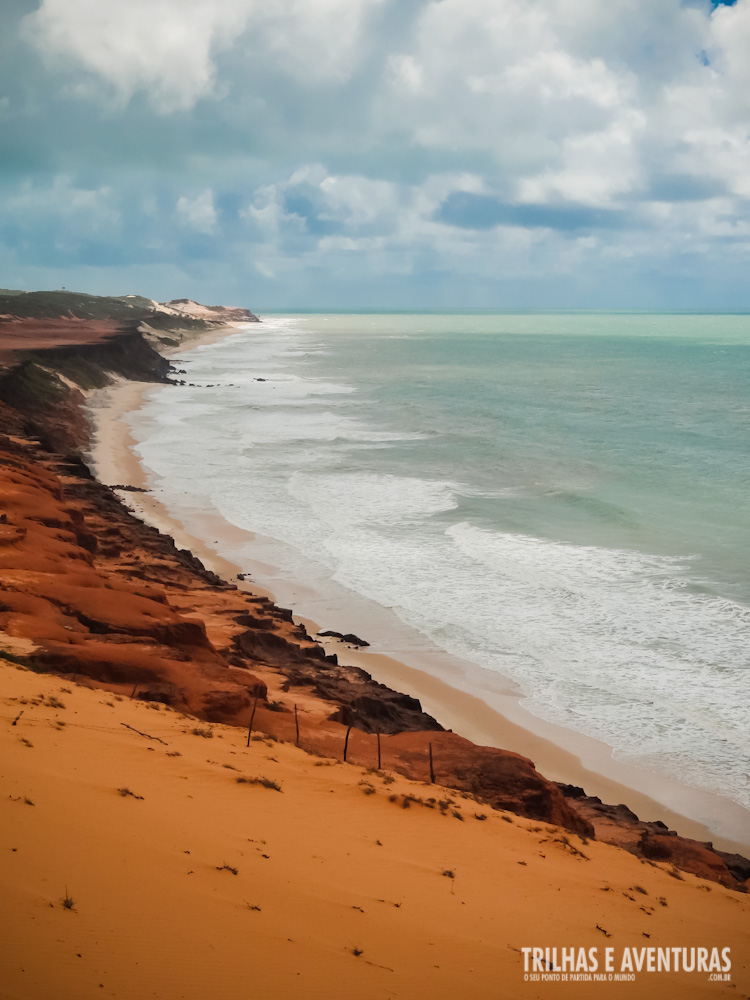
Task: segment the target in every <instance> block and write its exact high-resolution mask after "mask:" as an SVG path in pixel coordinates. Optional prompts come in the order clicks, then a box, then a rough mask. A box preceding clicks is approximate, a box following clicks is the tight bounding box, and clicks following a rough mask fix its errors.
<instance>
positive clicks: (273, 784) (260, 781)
mask: <svg viewBox="0 0 750 1000" xmlns="http://www.w3.org/2000/svg"><path fill="white" fill-rule="evenodd" d="M235 781H236V782H237V784H238V785H262V786H263V787H264V788H273V790H274V791H275V792H280V791H281V785H280V784H279V783H278V781H274V780H273V778H264V777H259V778H245V777H239V778H235Z"/></svg>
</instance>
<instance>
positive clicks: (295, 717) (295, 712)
mask: <svg viewBox="0 0 750 1000" xmlns="http://www.w3.org/2000/svg"><path fill="white" fill-rule="evenodd" d="M294 728H295V730H296V733H297V737H296V739H295V743H296V745H297V746H299V717H298V716H297V706H296V705H295V706H294Z"/></svg>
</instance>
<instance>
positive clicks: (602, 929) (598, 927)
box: [596, 924, 612, 938]
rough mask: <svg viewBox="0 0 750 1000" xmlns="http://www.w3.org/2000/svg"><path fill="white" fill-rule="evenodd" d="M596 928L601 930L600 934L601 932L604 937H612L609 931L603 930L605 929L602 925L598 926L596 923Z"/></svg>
mask: <svg viewBox="0 0 750 1000" xmlns="http://www.w3.org/2000/svg"><path fill="white" fill-rule="evenodd" d="M596 929H597V930H598V931H601V932H602V934H603V935H604V936H605V937H608V938H609V937H612V935H611V934H610V933H609V931H605V929H604V928H603V927H600V926H599V924H597V925H596Z"/></svg>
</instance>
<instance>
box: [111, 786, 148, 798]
mask: <svg viewBox="0 0 750 1000" xmlns="http://www.w3.org/2000/svg"><path fill="white" fill-rule="evenodd" d="M117 791H118V794H119V795H122V797H123V798H124V799H126V798H128V796H130V798H132V799H143V796H142V795H136V794H135V792H131V791H130V789H129V788H118V789H117Z"/></svg>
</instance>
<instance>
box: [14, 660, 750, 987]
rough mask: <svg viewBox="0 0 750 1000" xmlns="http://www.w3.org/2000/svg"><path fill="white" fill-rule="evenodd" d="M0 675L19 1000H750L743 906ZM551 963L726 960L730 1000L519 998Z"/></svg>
mask: <svg viewBox="0 0 750 1000" xmlns="http://www.w3.org/2000/svg"><path fill="white" fill-rule="evenodd" d="M0 674H1V675H2V696H1V697H0V716H1V717H2V726H0V745H1V748H2V749H1V752H2V760H3V766H2V775H1V780H2V785H1V786H0V787H1V790H2V794H1V795H0V880H1V884H2V897H3V902H4V907H3V913H4V916H3V927H2V938H3V947H2V949H0V995H1V996H2V997H3V998H6V1000H50V998H51V997H61V998H63V1000H88V998H94V997H119V998H123V1000H146V998H149V997H158V998H161V1000H167V998H169V1000H177V998H183V1000H206V998H228V1000H232V998H235V997H236V998H240V997H243V998H244V997H248V996H258V997H262V998H263V1000H275V998H279V1000H282V998H283V1000H290V998H293V997H300V998H302V997H305V998H312V1000H324V998H325V1000H339V998H341V1000H344V998H347V1000H349V998H351V997H358V998H363V1000H366V998H373V1000H374V998H385V997H402V998H409V1000H416V998H421V997H425V998H426V997H466V998H473V997H476V998H477V1000H480V998H481V1000H486V998H488V997H496V996H512V997H523V998H526V997H529V998H532V997H549V996H550V995H551V991H558V995H565V996H569V997H576V998H578V997H582V996H596V997H600V996H610V995H617V996H628V997H632V998H651V997H653V996H655V995H657V994H658V995H659V996H663V997H665V998H672V997H673V998H675V1000H677V998H679V1000H691V998H700V997H708V996H711V997H720V996H726V997H730V996H731V997H737V996H742V995H744V993H743V992H741V991H743V990H744V991H747V990H748V989H750V964H749V962H750V921H749V920H748V916H750V899H748V898H747V896H744V895H741V894H738V893H736V892H732V891H729V890H726V889H724V888H722V887H721V886H719V885H716V884H715V883H707V882H703V881H701V880H700V879H697V878H695V877H693V876H691V875H687V874H684V873H682V874H680V873H677V874H676V875H672V874H670V872H669V870H668V869H667V867H666V866H662V865H659V864H654V863H649V862H645V861H641V860H639V859H637V858H635V857H633V856H632V855H630V854H627V853H626V852H624V851H622V850H619V849H617V848H614V847H610V846H608V845H605V844H600V843H595V842H591V843H584V842H583V841H581V840H580V839H579V838H578V837H576V836H575V835H573V834H570V835H568V836H566V835H565V834H564V832H563V831H560V830H559V829H558V828H555V827H548V826H547V825H546V824H543V823H538V822H534V821H532V820H527V819H523V818H519V817H518V816H515V815H512V814H506V813H502V812H497V811H494V812H493V811H492V810H489V809H487V807H484V806H480V805H478V804H477V803H476V802H474V801H472V800H470V799H468V798H464V797H463V796H461V795H460V794H458V793H456V792H452V791H451V792H444V790H442V789H439V788H437V787H435V786H427V785H422V784H419V783H416V782H410V781H408V780H407V779H405V778H403V777H401V776H399V775H389V774H386V773H384V772H381V773H373V772H368V771H366V770H364V769H362V768H359V767H356V766H353V765H345V764H340V763H338V762H334V761H331V760H328V759H324V758H319V757H316V756H313V755H309V754H307V753H305V752H304V751H303V750H301V749H298V748H296V747H294V746H293V745H291V744H282V743H275V742H272V741H270V740H264V739H258V740H254V741H253V742H252V744H251V746H250V747H249V748H247V747H246V745H245V743H246V740H245V734H244V733H243V732H242V731H240V730H238V729H236V728H232V727H226V726H221V725H210V726H209V725H207V724H205V723H197V722H196V720H195V719H191V718H188V717H185V716H182V715H180V714H179V713H177V712H174V711H172V710H170V709H167V708H164V707H160V706H158V705H154V704H147V703H143V702H139V701H129V700H127V699H122V698H121V697H119V696H114V695H113V694H112V693H111V692H109V691H103V690H96V689H89V688H86V687H83V686H79V685H74V684H70V683H66V682H64V681H62V682H61V680H60V678H59V677H55V676H51V675H46V674H45V675H38V674H35V673H32V672H31V671H29V670H27V669H24V668H19V667H15V666H12V665H2V666H0ZM20 712H23V714H22V715H21V717H20V718H19V719H18V721H17V724H16V725H13V724H12V720H13V719H14V718H17V717H18V715H19V713H20ZM209 734H210V735H209ZM240 777H247V778H257V777H261V778H264V779H268V781H269V782H275V783H277V784H278V785H279V786H280V789H281V791H277V790H276V789H275V788H273V787H264V786H263V785H262V784H252V783H239V782H238V780H237V779H238V778H240ZM442 794H446V795H448V796H449V797H450V798H451V799H452V800H453V801H452V803H451V804H450V806H449V807H448V808H446V809H444V810H442V811H441V810H440V809H439V808H430V807H429V805H427V806H425V805H424V804H422V803H420V801H419V800H420V799H421V800H426V799H427V798H428V797H429V796H431V795H435V796H438V797H440V796H441V795H442ZM404 796H414V798H413V799H407V801H409V807H408V808H405V807H404V804H403V803H404ZM455 813H458V814H459V816H460V817H461V818H460V819H459V816H456V815H455ZM477 817H483V819H478V818H477ZM66 898H67V899H69V900H70V901H71V903H70V906H71V908H69V909H67V908H66V907H65V906H64V905H63V901H64V900H65V899H66ZM553 945H556V946H558V947H575V948H576V949H578V948H586V949H589V948H596V949H598V952H597V955H598V960H599V963H600V967H599V968H600V971H601V968H602V967H603V962H604V949H605V948H607V947H611V948H613V949H614V951H613V955H614V959H615V962H616V965H615V971H619V967H620V962H621V960H622V955H623V949H625V948H636V949H641V948H645V947H654V948H658V947H663V948H665V947H680V948H690V947H693V946H697V947H706V948H708V949H711V948H713V947H717V948H720V949H721V948H730V949H731V961H732V970H731V982H710V981H709V975H708V974H707V973H705V972H702V973H693V974H686V973H674V972H672V973H665V972H662V973H651V974H648V973H641V974H637V973H636V974H635V978H634V981H631V982H627V983H623V982H616V981H611V982H608V981H604V982H586V983H580V982H569V983H563V982H556V983H552V984H550V983H549V982H541V981H526V980H525V979H524V965H523V956H522V952H521V949H523V948H525V947H534V946H543V947H551V946H553ZM559 991H562V992H561V993H560V992H559Z"/></svg>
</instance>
